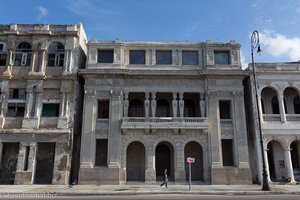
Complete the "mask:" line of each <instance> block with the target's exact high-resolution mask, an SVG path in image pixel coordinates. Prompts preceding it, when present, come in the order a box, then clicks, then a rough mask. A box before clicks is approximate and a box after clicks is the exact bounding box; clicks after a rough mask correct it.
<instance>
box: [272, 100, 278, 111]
mask: <svg viewBox="0 0 300 200" xmlns="http://www.w3.org/2000/svg"><path fill="white" fill-rule="evenodd" d="M272 112H273V113H272V114H279V103H278V99H277V96H274V97H273V98H272Z"/></svg>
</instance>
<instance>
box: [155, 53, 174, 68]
mask: <svg viewBox="0 0 300 200" xmlns="http://www.w3.org/2000/svg"><path fill="white" fill-rule="evenodd" d="M156 64H158V65H171V64H172V51H169V50H157V51H156Z"/></svg>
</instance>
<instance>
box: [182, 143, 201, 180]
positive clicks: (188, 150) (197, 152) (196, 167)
mask: <svg viewBox="0 0 300 200" xmlns="http://www.w3.org/2000/svg"><path fill="white" fill-rule="evenodd" d="M187 157H193V158H195V163H193V164H191V171H192V174H191V178H192V180H194V181H203V151H202V147H201V145H200V144H199V143H197V142H193V141H192V142H189V143H187V144H186V145H185V148H184V163H185V175H186V180H189V165H188V163H187V162H186V160H187Z"/></svg>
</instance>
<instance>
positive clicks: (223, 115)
mask: <svg viewBox="0 0 300 200" xmlns="http://www.w3.org/2000/svg"><path fill="white" fill-rule="evenodd" d="M219 109H220V119H231V111H230V110H231V108H230V101H219Z"/></svg>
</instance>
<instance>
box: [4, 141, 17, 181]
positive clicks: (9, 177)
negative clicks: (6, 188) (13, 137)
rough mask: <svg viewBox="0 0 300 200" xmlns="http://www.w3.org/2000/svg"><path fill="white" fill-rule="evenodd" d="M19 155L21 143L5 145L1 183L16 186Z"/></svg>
mask: <svg viewBox="0 0 300 200" xmlns="http://www.w3.org/2000/svg"><path fill="white" fill-rule="evenodd" d="M18 154H19V143H16V142H9V143H8V142H6V143H3V150H2V160H1V169H0V183H1V184H14V180H15V172H16V169H17V162H18Z"/></svg>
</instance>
